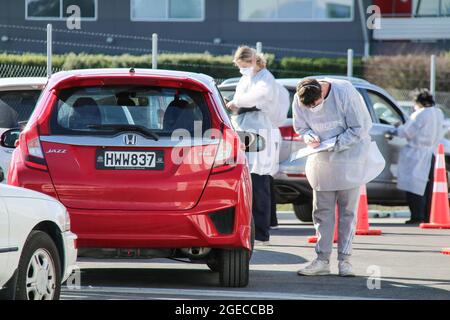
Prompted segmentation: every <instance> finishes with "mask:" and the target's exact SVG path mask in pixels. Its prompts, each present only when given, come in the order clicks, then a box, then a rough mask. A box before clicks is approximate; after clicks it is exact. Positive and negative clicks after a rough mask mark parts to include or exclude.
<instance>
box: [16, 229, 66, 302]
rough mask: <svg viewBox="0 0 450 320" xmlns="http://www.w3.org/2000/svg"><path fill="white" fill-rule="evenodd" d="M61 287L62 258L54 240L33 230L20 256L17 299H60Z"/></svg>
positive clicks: (43, 233)
mask: <svg viewBox="0 0 450 320" xmlns="http://www.w3.org/2000/svg"><path fill="white" fill-rule="evenodd" d="M60 291H61V262H60V258H59V255H58V249H57V248H56V246H55V243H54V242H53V240H52V239H51V238H50V237H49V236H48V235H47V234H46V233H45V232H42V231H33V232H32V233H31V234H30V236H29V237H28V239H27V241H26V243H25V246H24V248H23V251H22V255H21V256H20V261H19V267H18V278H17V287H16V299H18V300H58V299H59V295H60Z"/></svg>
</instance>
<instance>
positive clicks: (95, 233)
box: [69, 210, 250, 248]
mask: <svg viewBox="0 0 450 320" xmlns="http://www.w3.org/2000/svg"><path fill="white" fill-rule="evenodd" d="M69 212H70V215H71V221H72V229H73V230H74V232H76V233H77V234H78V236H79V238H78V246H79V248H188V247H245V246H246V245H245V243H246V239H247V237H248V235H249V234H250V229H249V226H247V225H245V224H242V223H240V222H237V223H236V221H235V228H234V231H233V233H231V234H227V235H221V234H219V233H218V232H217V231H216V230H215V226H214V224H213V223H212V221H211V219H210V218H209V217H208V212H205V213H196V212H192V213H180V212H124V211H107V212H98V211H83V210H70V211H69ZM236 219H238V215H236Z"/></svg>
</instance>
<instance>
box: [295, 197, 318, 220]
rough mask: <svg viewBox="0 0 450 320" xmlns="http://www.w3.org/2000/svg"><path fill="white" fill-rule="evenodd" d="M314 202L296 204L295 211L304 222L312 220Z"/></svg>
mask: <svg viewBox="0 0 450 320" xmlns="http://www.w3.org/2000/svg"><path fill="white" fill-rule="evenodd" d="M312 211H313V209H312V203H311V202H307V203H303V204H294V213H295V215H296V216H297V218H298V219H299V220H301V221H303V222H312V221H313V218H312Z"/></svg>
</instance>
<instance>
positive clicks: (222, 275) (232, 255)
mask: <svg viewBox="0 0 450 320" xmlns="http://www.w3.org/2000/svg"><path fill="white" fill-rule="evenodd" d="M218 262H219V279H220V285H221V286H222V287H232V288H237V287H246V286H247V285H248V282H249V274H250V251H249V250H247V249H245V248H237V249H222V250H221V251H220V255H219V260H218Z"/></svg>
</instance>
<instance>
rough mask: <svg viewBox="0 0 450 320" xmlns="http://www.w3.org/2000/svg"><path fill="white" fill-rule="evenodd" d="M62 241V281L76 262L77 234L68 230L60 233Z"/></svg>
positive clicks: (71, 270) (69, 273) (72, 269)
mask: <svg viewBox="0 0 450 320" xmlns="http://www.w3.org/2000/svg"><path fill="white" fill-rule="evenodd" d="M62 239H63V241H64V274H63V278H62V282H64V281H66V280H67V278H68V277H69V276H70V275H71V274H72V272H73V271H74V270H75V268H76V264H77V242H76V241H77V236H76V235H75V234H73V233H72V232H70V231H66V232H63V233H62Z"/></svg>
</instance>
